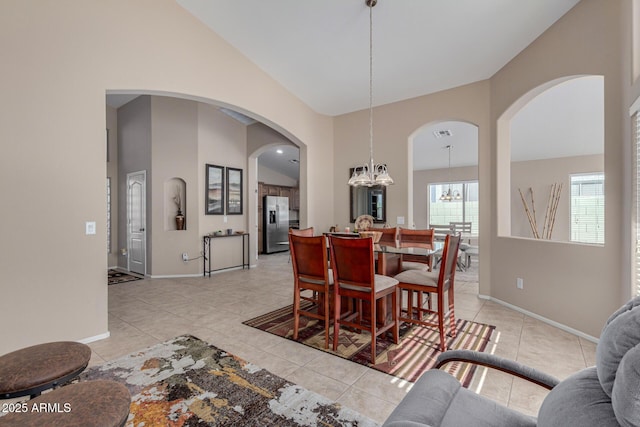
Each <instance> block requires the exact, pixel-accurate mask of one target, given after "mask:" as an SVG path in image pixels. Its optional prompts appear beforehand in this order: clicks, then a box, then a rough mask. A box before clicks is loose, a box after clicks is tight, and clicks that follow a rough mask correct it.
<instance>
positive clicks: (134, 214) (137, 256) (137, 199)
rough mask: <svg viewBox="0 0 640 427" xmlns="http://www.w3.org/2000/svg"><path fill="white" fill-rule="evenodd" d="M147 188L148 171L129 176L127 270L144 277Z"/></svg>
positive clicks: (145, 270) (145, 268)
mask: <svg viewBox="0 0 640 427" xmlns="http://www.w3.org/2000/svg"><path fill="white" fill-rule="evenodd" d="M146 187H147V172H146V171H140V172H133V173H129V174H127V250H128V252H129V261H128V267H127V268H128V270H129V271H132V272H134V273H138V274H143V275H144V274H146V272H147V239H146V223H147V218H146Z"/></svg>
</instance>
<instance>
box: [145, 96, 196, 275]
mask: <svg viewBox="0 0 640 427" xmlns="http://www.w3.org/2000/svg"><path fill="white" fill-rule="evenodd" d="M198 124H199V121H198V104H197V103H196V102H193V101H188V100H184V99H176V98H168V97H162V96H152V97H151V170H150V171H148V172H147V182H149V181H151V203H150V204H148V205H147V224H148V229H150V230H151V242H152V245H148V247H149V248H150V255H151V256H150V257H148V259H147V266H148V269H147V272H148V274H149V275H151V276H153V277H156V276H167V275H169V276H170V275H184V274H189V273H192V274H196V273H197V272H198V271H202V270H201V269H199V268H198V267H199V266H200V267H201V265H200V264H199V263H198V262H195V261H194V262H190V263H184V262H183V261H182V258H181V254H182V253H183V252H187V253H188V254H190V256H191V257H193V258H195V257H196V256H197V254H198V253H199V249H200V245H198V244H197V243H198V240H199V238H200V237H201V234H200V230H199V218H198V217H199V214H200V213H201V212H203V210H201V209H200V205H199V203H200V200H201V199H202V198H203V197H202V195H203V194H204V190H202V183H203V182H204V179H203V180H202V181H201V180H200V170H199V169H200V167H199V164H198V146H199V139H198ZM202 169H204V166H203V167H202ZM149 172H150V176H151V178H149ZM179 180H182V181H184V184H185V187H186V194H182V198H183V206H184V207H183V214H184V216H185V227H186V229H185V230H176V229H175V215H176V213H177V211H176V209H177V207H176V205H175V203H174V202H173V197H174V196H175V192H176V191H177V190H176V189H175V188H174V186H177V185H179V184H178V183H179V182H180V181H179ZM147 191H149V189H147ZM172 219H173V220H174V222H171V220H172ZM147 236H149V234H147Z"/></svg>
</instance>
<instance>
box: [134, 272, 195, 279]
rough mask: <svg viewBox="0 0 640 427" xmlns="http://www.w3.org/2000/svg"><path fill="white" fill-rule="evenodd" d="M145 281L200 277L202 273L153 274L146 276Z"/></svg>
mask: <svg viewBox="0 0 640 427" xmlns="http://www.w3.org/2000/svg"><path fill="white" fill-rule="evenodd" d="M144 277H145V279H147V278H148V279H178V278H180V277H202V273H195V274H154V275H146V276H144Z"/></svg>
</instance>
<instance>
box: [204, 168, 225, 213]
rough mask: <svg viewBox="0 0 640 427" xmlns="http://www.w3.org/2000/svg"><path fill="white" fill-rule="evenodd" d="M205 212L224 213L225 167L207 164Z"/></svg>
mask: <svg viewBox="0 0 640 427" xmlns="http://www.w3.org/2000/svg"><path fill="white" fill-rule="evenodd" d="M206 179H207V181H206V195H205V202H206V203H205V214H207V215H224V189H225V186H224V167H222V166H216V165H209V164H208V165H207V178H206Z"/></svg>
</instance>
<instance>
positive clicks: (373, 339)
mask: <svg viewBox="0 0 640 427" xmlns="http://www.w3.org/2000/svg"><path fill="white" fill-rule="evenodd" d="M377 302H378V301H376V300H374V301H372V304H371V321H370V322H369V323H370V324H371V326H370V327H369V332H371V364H372V365H375V364H376V340H377V336H376V329H377V327H376V326H377V322H378V320H377V319H378V317H377V313H376V306H377V305H378V304H377Z"/></svg>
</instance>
